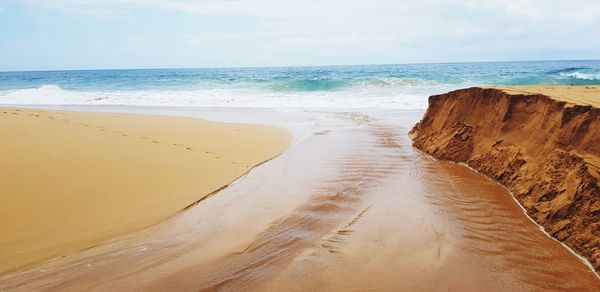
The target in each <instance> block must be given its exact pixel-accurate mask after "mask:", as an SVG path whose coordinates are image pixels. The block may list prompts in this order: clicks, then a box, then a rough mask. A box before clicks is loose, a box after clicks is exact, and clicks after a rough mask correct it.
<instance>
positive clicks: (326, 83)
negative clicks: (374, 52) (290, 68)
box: [263, 77, 436, 92]
mask: <svg viewBox="0 0 600 292" xmlns="http://www.w3.org/2000/svg"><path fill="white" fill-rule="evenodd" d="M435 84H436V83H435V82H433V81H427V80H422V79H418V78H399V77H372V78H365V79H332V78H322V79H293V80H283V81H271V82H267V84H266V85H263V87H264V88H267V89H270V90H274V91H284V92H285V91H295V92H302V91H309V92H314V91H339V90H343V89H348V88H361V87H368V88H377V87H411V86H430V85H435Z"/></svg>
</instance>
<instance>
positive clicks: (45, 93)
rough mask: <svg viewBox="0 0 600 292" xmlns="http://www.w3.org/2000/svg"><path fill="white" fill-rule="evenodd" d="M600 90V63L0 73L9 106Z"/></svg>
mask: <svg viewBox="0 0 600 292" xmlns="http://www.w3.org/2000/svg"><path fill="white" fill-rule="evenodd" d="M524 84H576V85H600V60H591V61H535V62H487V63H440V64H404V65H360V66H321V67H276V68H206V69H133V70H71V71H29V72H0V104H4V105H140V106H208V107H251V108H252V107H262V108H273V107H289V108H342V109H343V108H375V109H424V108H426V107H427V97H428V96H430V95H433V94H439V93H444V92H447V91H450V90H454V89H458V88H463V87H470V86H486V85H524Z"/></svg>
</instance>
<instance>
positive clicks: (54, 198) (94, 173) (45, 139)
mask: <svg viewBox="0 0 600 292" xmlns="http://www.w3.org/2000/svg"><path fill="white" fill-rule="evenodd" d="M290 139H291V135H290V134H289V133H287V132H285V131H284V130H282V129H279V128H275V127H269V126H258V125H245V124H225V123H216V122H208V121H204V120H199V119H190V118H182V117H154V116H153V117H151V116H142V115H130V114H101V113H78V112H64V111H46V110H34V109H16V108H3V109H0V152H1V153H2V159H1V160H0V200H1V202H2V203H1V204H0V214H2V220H0V274H3V273H6V272H7V271H10V270H14V269H16V268H19V267H22V266H26V265H30V264H31V263H33V262H36V261H40V260H44V259H48V258H51V257H55V256H60V255H64V254H67V253H71V252H73V251H76V250H80V249H83V248H89V247H91V246H94V245H96V244H98V243H100V242H102V241H104V240H106V239H108V238H111V237H113V236H115V235H120V234H124V233H128V232H132V231H134V230H138V229H140V228H144V227H147V226H149V225H151V224H155V223H158V222H160V221H162V220H164V219H166V218H167V217H169V216H172V215H173V214H175V213H176V212H178V211H180V210H182V209H183V208H185V207H186V206H189V205H190V204H192V203H194V202H196V201H198V200H200V199H202V198H203V197H204V196H206V195H208V194H210V193H211V192H214V191H216V190H218V189H219V188H221V187H223V186H225V185H227V184H228V183H230V182H231V181H233V180H235V179H236V178H237V177H239V176H241V175H243V174H244V173H246V172H247V171H249V170H250V169H251V168H252V167H253V166H255V165H256V164H259V163H261V162H263V161H265V160H268V159H270V158H272V157H273V156H276V155H277V154H279V153H281V152H282V151H283V150H284V149H285V148H286V147H287V146H288V145H289V143H290Z"/></svg>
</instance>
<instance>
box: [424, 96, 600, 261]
mask: <svg viewBox="0 0 600 292" xmlns="http://www.w3.org/2000/svg"><path fill="white" fill-rule="evenodd" d="M599 89H600V87H598V86H550V85H548V86H513V87H509V88H477V87H474V88H467V89H461V90H456V91H453V92H449V93H446V94H440V95H435V96H432V97H430V98H429V108H428V110H427V113H426V114H425V116H424V117H423V119H422V121H421V122H420V123H419V124H418V125H417V126H415V127H414V129H413V134H414V146H415V147H417V148H419V149H421V150H423V151H425V152H427V153H429V154H431V155H433V156H434V157H437V158H440V159H444V160H451V161H455V162H462V163H466V164H468V165H469V166H470V167H472V168H473V169H476V170H477V171H479V172H481V173H482V174H484V175H486V176H488V177H490V178H492V179H494V180H496V181H498V182H500V183H502V184H503V185H505V186H506V187H507V188H509V189H510V190H511V191H512V192H513V194H514V196H515V198H516V199H517V200H518V201H519V202H520V203H521V204H522V205H523V207H524V208H525V209H526V210H527V212H528V214H529V215H530V216H531V218H532V219H533V220H535V221H536V222H538V223H539V224H540V225H542V226H543V227H544V228H545V230H546V231H547V232H548V233H550V234H551V235H552V236H554V237H555V238H556V239H558V240H560V241H562V242H564V243H565V244H567V245H568V246H570V247H571V248H572V249H573V250H575V251H576V252H577V253H579V254H580V255H582V256H584V257H586V258H587V259H588V260H589V262H590V263H591V265H592V266H594V268H596V271H600V231H599V230H600V229H599V228H600V216H599V215H600V185H599V181H600V146H599V145H600V108H599V107H597V105H598V104H599V103H598V99H600V94H599V92H600V91H599Z"/></svg>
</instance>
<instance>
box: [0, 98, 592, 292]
mask: <svg viewBox="0 0 600 292" xmlns="http://www.w3.org/2000/svg"><path fill="white" fill-rule="evenodd" d="M125 110H128V109H125ZM184 110H185V111H186V112H185V114H189V111H190V109H172V112H171V113H172V114H178V113H181V111H184ZM148 111H154V112H156V111H160V109H148ZM196 111H197V112H198V113H197V115H198V116H201V117H207V113H206V111H205V110H204V109H196ZM218 111H219V110H214V109H212V110H211V111H210V114H216V115H218ZM220 111H221V112H223V110H222V109H221V110H220ZM227 111H228V112H230V113H233V114H235V115H236V116H245V117H246V116H247V117H249V118H250V120H246V121H244V122H254V120H253V117H252V116H254V117H257V116H258V117H259V118H264V117H269V119H270V120H263V121H264V122H270V121H276V123H278V125H281V126H285V127H286V129H290V131H292V132H293V133H294V137H295V138H296V137H301V138H300V139H297V140H295V141H296V142H295V143H294V146H293V147H291V148H290V149H289V150H287V151H285V152H284V153H282V154H281V155H279V156H277V157H275V158H274V159H272V160H269V161H268V162H267V163H264V164H261V165H260V166H258V167H256V168H255V169H254V170H253V171H252V172H251V173H250V174H249V175H247V176H244V177H243V178H241V179H239V180H237V181H236V182H235V183H234V184H231V185H230V186H229V187H228V188H226V189H224V190H222V191H219V192H218V193H216V194H214V195H212V196H210V197H208V198H206V199H205V200H203V201H202V202H200V203H199V204H195V205H194V206H192V207H190V208H188V209H187V210H185V211H184V212H179V213H177V214H176V215H175V216H172V217H171V218H169V219H168V220H166V221H164V222H162V223H161V224H157V225H154V226H152V227H150V228H147V229H144V230H143V231H140V232H134V233H131V234H128V235H126V236H122V237H120V238H119V239H118V240H113V241H111V242H110V244H102V245H99V246H96V247H93V248H90V249H88V250H84V251H80V252H77V253H74V254H71V255H69V256H68V257H66V258H58V259H55V260H52V261H48V262H46V263H43V264H40V265H38V266H36V267H33V268H31V269H27V270H24V271H18V272H14V273H10V274H6V275H2V276H0V291H40V290H41V291H215V290H218V291H440V290H443V291H600V280H599V279H598V278H597V277H596V275H595V274H594V273H593V272H592V270H591V269H590V268H589V267H587V266H586V265H584V264H583V263H582V262H581V261H580V260H579V259H578V258H577V257H576V256H575V255H573V254H572V253H570V252H569V251H568V250H567V249H566V248H564V247H563V246H562V245H561V244H560V243H559V242H558V241H556V240H553V239H551V238H550V237H549V236H547V235H546V234H544V233H543V232H542V231H541V230H540V228H539V227H538V226H537V225H536V224H534V223H533V222H532V221H531V220H529V219H528V218H527V217H526V216H525V214H524V213H523V210H522V209H521V207H520V206H519V205H518V203H517V202H515V200H514V199H513V198H512V197H511V195H510V193H509V192H508V191H507V190H506V189H505V188H504V187H502V186H501V185H500V184H498V183H496V182H494V181H492V180H490V179H488V178H486V177H485V176H483V175H481V174H479V173H477V172H475V171H473V170H471V169H469V168H467V167H464V166H462V165H458V164H455V163H450V162H447V161H441V160H434V159H431V157H429V156H428V155H425V154H423V153H421V152H419V151H417V150H416V149H415V148H413V147H411V143H412V141H411V140H410V138H409V137H408V136H407V135H406V133H407V132H408V131H409V129H410V128H411V127H412V126H413V125H414V124H415V123H416V122H417V121H418V120H419V119H420V118H421V117H422V115H423V112H422V111H419V112H403V111H389V112H383V113H379V112H376V113H372V114H368V115H367V114H360V113H339V112H336V113H331V112H324V111H319V112H315V111H305V110H298V112H293V111H291V110H290V111H288V110H286V111H285V112H283V113H276V112H274V111H270V110H258V109H236V110H227ZM149 113H152V112H149ZM171 113H170V114H171ZM211 117H212V118H214V119H220V118H219V117H218V116H211Z"/></svg>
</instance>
